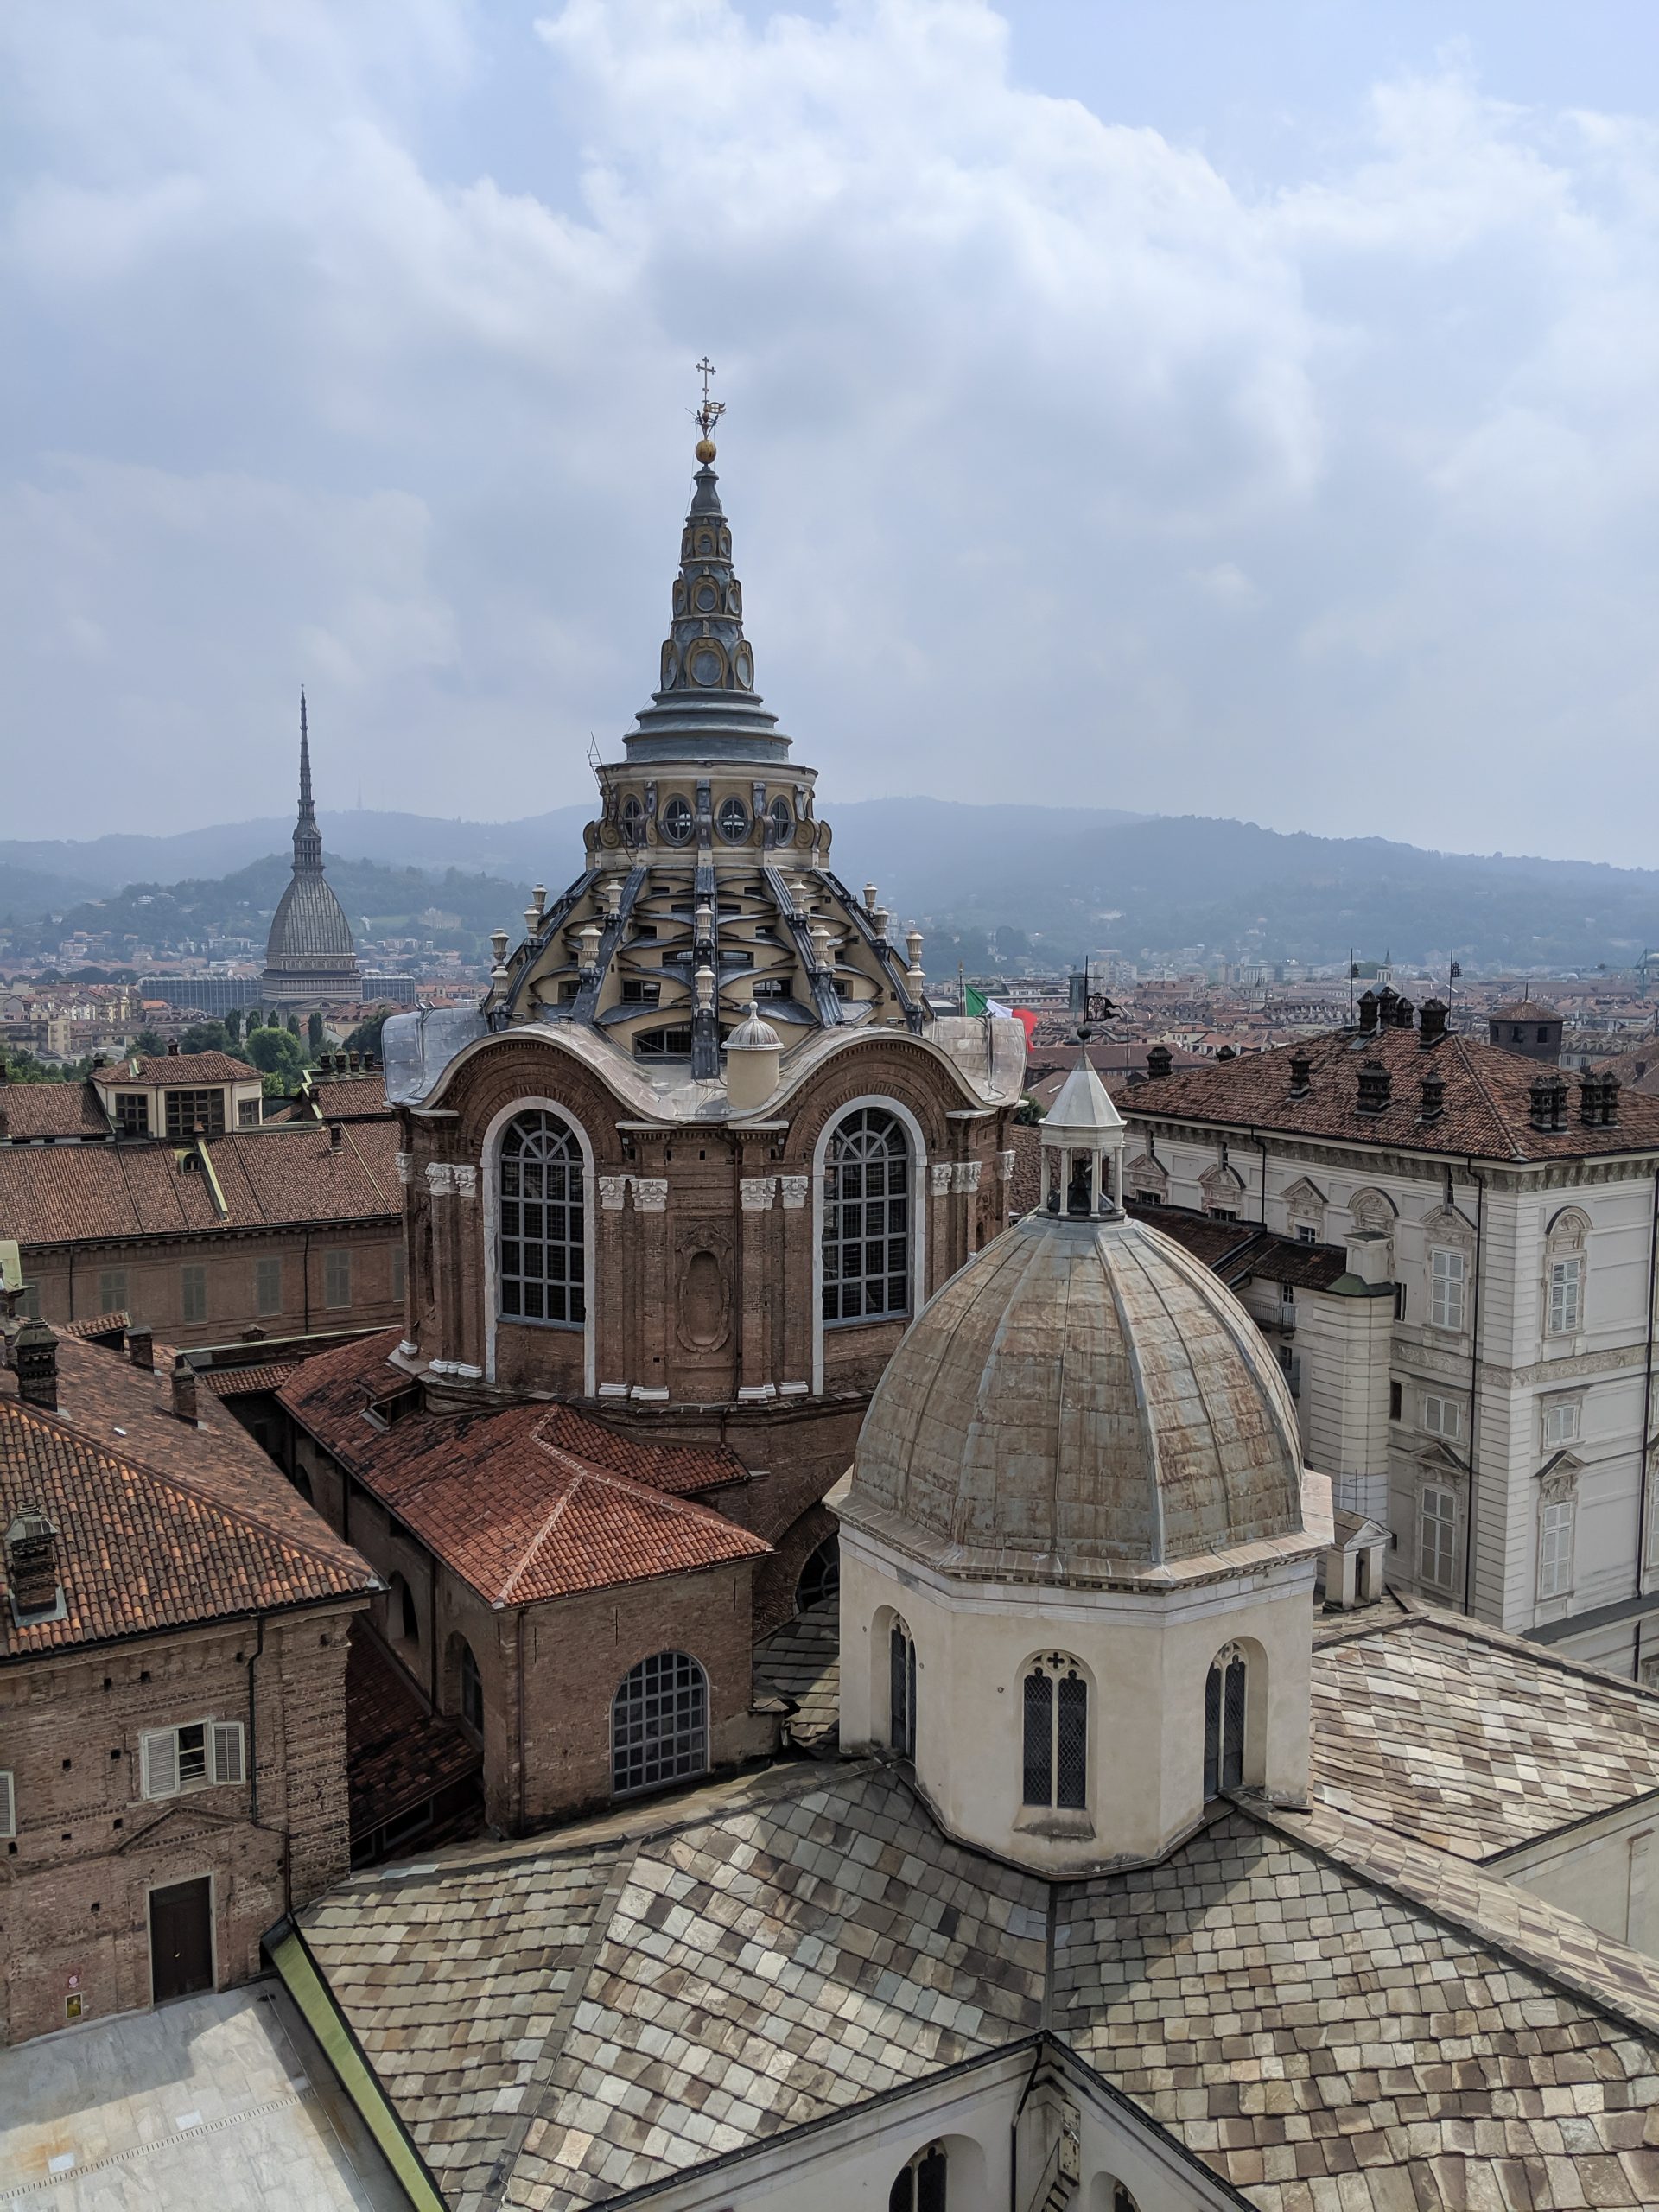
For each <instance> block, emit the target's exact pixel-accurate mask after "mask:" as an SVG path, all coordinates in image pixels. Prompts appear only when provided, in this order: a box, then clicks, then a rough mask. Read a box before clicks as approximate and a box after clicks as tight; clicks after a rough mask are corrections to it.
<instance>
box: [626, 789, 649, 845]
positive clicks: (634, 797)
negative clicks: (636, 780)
mask: <svg viewBox="0 0 1659 2212" xmlns="http://www.w3.org/2000/svg"><path fill="white" fill-rule="evenodd" d="M622 835H623V836H625V837H626V839H627V841H628V842H629V844H631V845H637V844H639V843H640V842H642V841H643V840H644V837H645V801H644V800H643V799H642V798H640V796H639V793H638V791H630V792H629V793H628V796H627V797H626V798H625V799H624V800H623V802H622Z"/></svg>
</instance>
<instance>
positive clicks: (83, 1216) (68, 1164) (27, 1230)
mask: <svg viewBox="0 0 1659 2212" xmlns="http://www.w3.org/2000/svg"><path fill="white" fill-rule="evenodd" d="M207 1057H211V1055H209V1056H207ZM175 1065H176V1064H175ZM203 1141H204V1143H205V1145H206V1147H207V1155H208V1158H209V1159H210V1160H212V1162H213V1175H214V1178H215V1179H216V1180H217V1182H218V1185H219V1191H220V1192H221V1193H222V1195H223V1197H224V1200H225V1204H226V1207H227V1209H228V1211H227V1212H226V1213H224V1214H221V1213H220V1212H219V1209H218V1207H217V1206H216V1205H215V1204H214V1202H213V1191H212V1189H211V1187H210V1186H209V1184H208V1181H207V1178H206V1177H205V1176H203V1175H201V1174H200V1173H194V1172H190V1171H188V1170H186V1169H184V1168H181V1166H180V1165H179V1164H178V1160H177V1159H176V1157H175V1154H176V1153H177V1152H178V1151H180V1150H181V1149H182V1147H175V1146H172V1145H168V1144H163V1143H156V1142H151V1141H141V1142H138V1143H134V1144H119V1143H117V1144H99V1145H81V1144H75V1145H52V1146H48V1147H45V1148H44V1149H40V1148H36V1147H30V1146H18V1145H7V1146H0V1235H3V1236H12V1237H16V1240H17V1242H18V1243H20V1244H25V1245H41V1244H67V1243H76V1244H78V1243H95V1242H108V1241H110V1240H111V1239H113V1238H118V1237H126V1236H181V1235H187V1234H188V1233H189V1232H190V1231H191V1230H227V1229H249V1228H255V1227H259V1226H262V1225H265V1224H270V1225H273V1226H287V1225H289V1224H305V1223H308V1222H340V1221H364V1220H372V1219H374V1218H376V1217H384V1218H385V1219H387V1220H391V1219H394V1218H397V1217H399V1216H401V1213H402V1211H403V1207H402V1193H401V1192H400V1191H399V1189H398V1185H397V1160H396V1154H397V1125H396V1123H395V1122H390V1121H386V1122H348V1123H347V1124H346V1127H345V1128H344V1130H343V1132H342V1142H341V1146H340V1150H339V1151H338V1152H335V1151H334V1150H332V1149H331V1147H330V1146H329V1142H328V1132H327V1129H324V1128H283V1127H268V1128H263V1129H234V1130H227V1131H226V1134H225V1135H222V1136H215V1137H208V1138H206V1139H205V1140H203Z"/></svg>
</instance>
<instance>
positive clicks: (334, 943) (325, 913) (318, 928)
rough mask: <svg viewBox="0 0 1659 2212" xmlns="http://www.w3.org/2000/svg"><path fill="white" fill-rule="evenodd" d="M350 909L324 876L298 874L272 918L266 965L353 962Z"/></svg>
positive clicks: (276, 966)
mask: <svg viewBox="0 0 1659 2212" xmlns="http://www.w3.org/2000/svg"><path fill="white" fill-rule="evenodd" d="M355 951H356V946H355V944H353V938H352V925H351V924H350V923H349V922H348V921H347V920H346V910H345V908H344V907H343V906H341V905H340V901H339V899H336V898H335V896H334V892H333V891H332V890H331V889H330V887H329V886H328V884H327V880H325V879H324V878H323V877H322V876H321V875H311V874H302V875H296V876H295V877H294V878H293V880H292V881H291V882H290V883H289V887H288V888H287V890H286V891H284V892H283V895H282V899H281V901H280V902H279V904H278V906H277V912H275V914H273V915H272V917H271V922H270V938H269V939H268V940H267V943H266V947H265V963H266V965H267V966H268V967H270V968H280V967H283V966H284V965H285V964H286V963H288V962H289V961H291V960H295V959H318V958H327V959H332V960H339V961H349V960H351V959H352V958H353V957H354V954H355Z"/></svg>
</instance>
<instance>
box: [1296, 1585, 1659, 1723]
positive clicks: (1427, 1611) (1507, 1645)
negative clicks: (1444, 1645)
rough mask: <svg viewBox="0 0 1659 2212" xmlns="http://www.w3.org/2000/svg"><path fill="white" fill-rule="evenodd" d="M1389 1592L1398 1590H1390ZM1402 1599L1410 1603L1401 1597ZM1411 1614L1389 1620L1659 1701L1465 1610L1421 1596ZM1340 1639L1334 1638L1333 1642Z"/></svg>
mask: <svg viewBox="0 0 1659 2212" xmlns="http://www.w3.org/2000/svg"><path fill="white" fill-rule="evenodd" d="M1389 1594H1390V1595H1393V1594H1395V1593H1393V1592H1390V1593H1389ZM1402 1602H1408V1601H1405V1600H1403V1599H1402ZM1409 1602H1410V1603H1412V1605H1413V1606H1414V1611H1413V1612H1412V1614H1410V1615H1409V1616H1408V1617H1407V1618H1405V1619H1404V1620H1402V1621H1400V1622H1397V1623H1390V1624H1389V1625H1390V1626H1391V1627H1392V1626H1398V1627H1414V1628H1433V1629H1439V1630H1442V1631H1443V1632H1444V1633H1446V1634H1447V1635H1451V1636H1458V1637H1462V1638H1463V1640H1464V1641H1465V1643H1480V1644H1484V1645H1485V1646H1486V1647H1487V1648H1488V1649H1490V1650H1493V1651H1506V1652H1510V1653H1511V1654H1513V1655H1514V1656H1516V1658H1521V1659H1527V1660H1529V1661H1531V1662H1532V1664H1533V1665H1534V1666H1536V1667H1550V1668H1553V1669H1554V1670H1555V1672H1556V1673H1557V1674H1560V1675H1573V1677H1574V1678H1575V1680H1577V1681H1589V1682H1593V1683H1594V1684H1595V1685H1596V1687H1597V1688H1599V1689H1601V1690H1613V1691H1617V1692H1618V1694H1620V1695H1622V1696H1624V1697H1628V1698H1632V1699H1634V1700H1636V1702H1637V1704H1649V1705H1654V1704H1659V1689H1655V1688H1649V1686H1648V1684H1646V1683H1645V1682H1638V1681H1632V1680H1631V1679H1630V1677H1629V1676H1628V1675H1615V1674H1613V1673H1612V1672H1611V1670H1610V1669H1608V1668H1605V1667H1592V1665H1591V1664H1590V1662H1588V1660H1585V1659H1574V1658H1572V1657H1570V1656H1568V1654H1567V1653H1566V1652H1564V1651H1558V1650H1557V1649H1555V1647H1554V1645H1553V1644H1548V1643H1534V1642H1533V1641H1532V1639H1531V1637H1525V1636H1512V1635H1511V1634H1510V1631H1509V1630H1507V1629H1501V1628H1496V1627H1494V1626H1493V1624H1491V1622H1490V1621H1478V1620H1471V1619H1470V1618H1469V1617H1468V1615H1467V1614H1466V1613H1454V1612H1451V1611H1447V1610H1446V1608H1445V1607H1443V1606H1440V1605H1425V1604H1424V1603H1423V1601H1422V1599H1414V1600H1411V1601H1409ZM1337 1640H1338V1639H1335V1638H1333V1639H1332V1641H1333V1642H1334V1641H1337Z"/></svg>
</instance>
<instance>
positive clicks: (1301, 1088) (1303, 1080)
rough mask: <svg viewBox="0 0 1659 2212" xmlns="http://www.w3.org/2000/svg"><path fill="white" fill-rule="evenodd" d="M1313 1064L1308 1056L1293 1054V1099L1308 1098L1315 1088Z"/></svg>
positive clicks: (1291, 1058)
mask: <svg viewBox="0 0 1659 2212" xmlns="http://www.w3.org/2000/svg"><path fill="white" fill-rule="evenodd" d="M1312 1089H1313V1061H1312V1060H1311V1059H1310V1058H1309V1057H1308V1055H1307V1054H1306V1052H1293V1053H1292V1054H1291V1056H1290V1095H1291V1096H1292V1097H1293V1098H1306V1096H1307V1095H1308V1093H1309V1091H1310V1090H1312Z"/></svg>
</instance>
